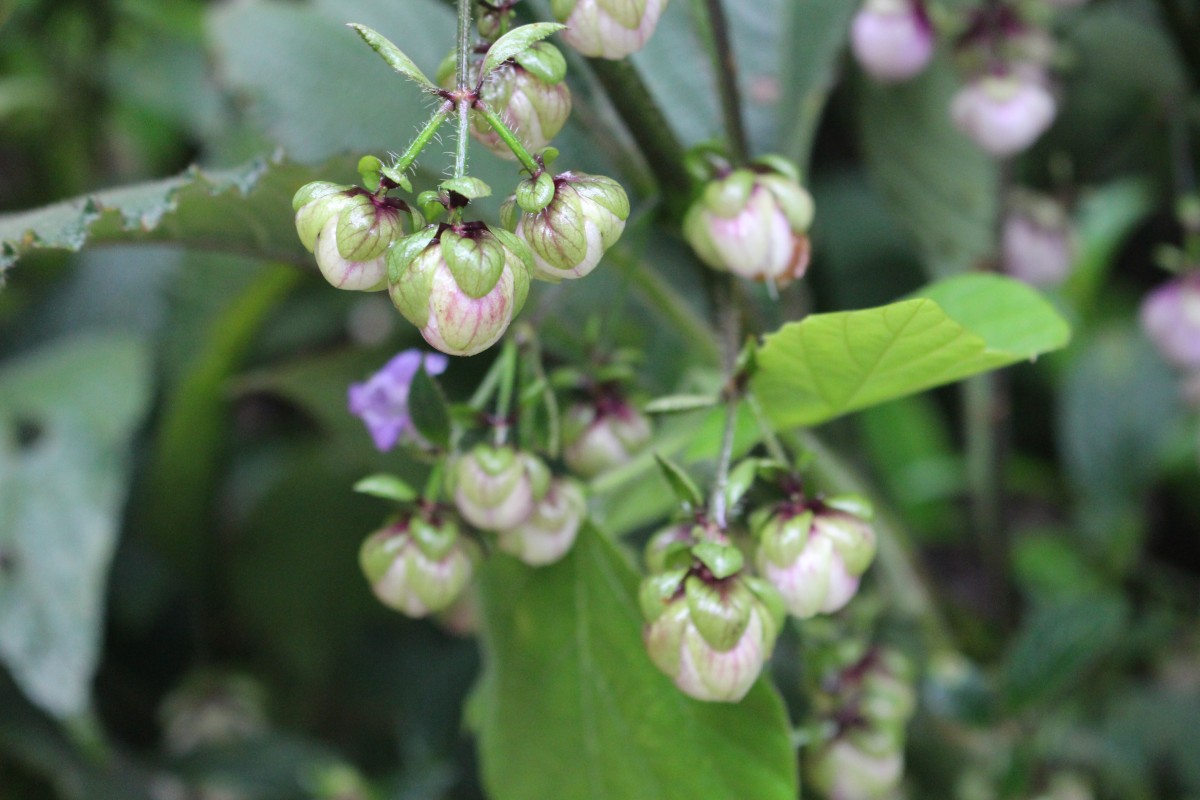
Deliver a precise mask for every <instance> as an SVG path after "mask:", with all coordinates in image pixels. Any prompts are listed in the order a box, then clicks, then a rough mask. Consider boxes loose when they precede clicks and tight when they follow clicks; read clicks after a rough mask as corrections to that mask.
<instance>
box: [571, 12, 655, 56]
mask: <svg viewBox="0 0 1200 800" xmlns="http://www.w3.org/2000/svg"><path fill="white" fill-rule="evenodd" d="M666 7H667V0H551V2H550V10H551V12H552V13H553V14H554V17H555V19H557V20H558V21H559V22H562V23H564V24H565V25H566V26H567V29H566V30H565V31H563V39H565V40H566V41H567V44H569V45H571V47H573V48H575V49H576V50H578V51H579V52H580V53H582V54H583V55H585V56H590V57H592V58H610V59H619V58H625V57H626V56H628V55H630V54H631V53H636V52H637V51H638V50H641V49H642V48H643V47H645V46H646V42H647V41H648V40H649V39H650V36H651V35H652V34H653V33H654V28H655V27H656V26H657V25H658V18H659V17H660V16H662V12H663V10H664V9H665V8H666Z"/></svg>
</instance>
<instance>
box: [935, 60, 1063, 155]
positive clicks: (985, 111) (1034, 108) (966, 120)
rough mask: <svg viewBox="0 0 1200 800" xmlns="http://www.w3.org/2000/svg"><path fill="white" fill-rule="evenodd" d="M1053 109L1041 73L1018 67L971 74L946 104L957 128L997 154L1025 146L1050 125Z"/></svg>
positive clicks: (1010, 151) (1053, 104) (1021, 148)
mask: <svg viewBox="0 0 1200 800" xmlns="http://www.w3.org/2000/svg"><path fill="white" fill-rule="evenodd" d="M1056 111H1057V109H1056V104H1055V101H1054V96H1053V95H1052V94H1051V93H1050V90H1049V89H1048V88H1046V85H1045V79H1044V76H1042V75H1040V74H1038V73H1037V72H1036V71H1029V70H1019V69H1010V70H1008V71H1006V72H1002V73H995V74H987V75H982V76H980V77H978V78H975V79H974V80H973V81H971V82H970V83H969V84H967V85H966V86H964V87H963V88H962V89H960V90H959V91H958V94H956V95H955V96H954V100H953V101H952V103H951V105H950V114H951V116H952V117H953V119H954V124H955V125H956V126H957V127H958V129H959V130H960V131H962V132H963V133H965V134H966V135H967V136H969V137H971V139H973V140H974V141H975V143H976V144H978V145H979V146H980V147H982V148H983V149H984V150H985V151H987V152H988V153H990V154H992V155H994V156H997V157H1005V156H1011V155H1016V154H1017V153H1020V152H1021V151H1023V150H1025V149H1027V148H1028V147H1029V146H1030V145H1032V144H1033V143H1034V142H1035V141H1036V140H1037V139H1038V137H1040V136H1041V135H1042V134H1043V133H1045V132H1046V129H1047V128H1049V127H1050V123H1052V122H1053V121H1054V116H1055V113H1056Z"/></svg>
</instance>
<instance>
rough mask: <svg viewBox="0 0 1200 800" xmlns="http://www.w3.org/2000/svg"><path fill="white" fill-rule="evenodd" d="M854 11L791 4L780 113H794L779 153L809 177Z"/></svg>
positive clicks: (841, 1)
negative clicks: (810, 160)
mask: <svg viewBox="0 0 1200 800" xmlns="http://www.w3.org/2000/svg"><path fill="white" fill-rule="evenodd" d="M855 10H857V6H856V5H855V4H854V3H847V2H846V1H845V0H804V2H799V3H790V4H788V16H789V18H790V19H789V20H788V25H787V31H788V32H787V34H785V35H786V37H787V43H788V46H787V47H785V48H783V53H782V56H783V58H782V61H783V63H782V65H781V78H782V79H781V80H780V87H779V88H780V89H781V90H782V95H781V97H780V99H779V108H781V109H786V110H788V111H790V115H786V116H784V118H783V119H782V120H781V127H782V130H781V131H780V137H779V140H780V145H779V149H780V151H781V152H783V153H784V154H785V155H786V156H787V157H788V158H790V159H791V160H792V161H795V162H796V163H797V164H799V165H800V167H801V168H802V169H804V170H805V171H806V172H807V166H808V157H809V153H810V151H811V150H812V144H813V138H814V136H815V134H816V130H817V124H818V123H819V122H820V119H821V112H822V111H824V109H825V101H826V99H827V98H828V97H829V92H830V91H831V90H832V89H833V86H834V83H835V81H836V76H837V65H838V57H839V56H840V55H841V53H842V49H843V48H844V47H845V46H846V40H847V31H848V29H849V27H850V19H851V18H852V17H853V16H854V12H855ZM739 16H747V17H753V16H756V15H753V14H743V15H739ZM766 24H770V21H767V22H766ZM785 114H787V112H785Z"/></svg>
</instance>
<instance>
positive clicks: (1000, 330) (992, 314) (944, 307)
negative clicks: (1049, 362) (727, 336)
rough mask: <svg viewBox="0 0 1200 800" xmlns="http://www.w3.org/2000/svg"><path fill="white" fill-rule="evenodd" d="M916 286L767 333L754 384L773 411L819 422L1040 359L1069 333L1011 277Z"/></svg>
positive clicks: (794, 420)
mask: <svg viewBox="0 0 1200 800" xmlns="http://www.w3.org/2000/svg"><path fill="white" fill-rule="evenodd" d="M919 294H920V295H922V296H921V297H918V298H917V299H911V300H904V301H901V302H898V303H892V304H890V305H886V306H882V307H879V308H871V309H865V310H863V311H846V312H838V313H833V314H813V315H811V316H809V317H807V318H805V319H804V320H802V321H800V322H794V323H790V324H788V325H785V326H784V327H783V328H781V329H780V330H779V331H777V332H776V333H774V334H771V335H768V336H767V337H766V340H765V341H764V343H763V346H762V348H761V349H760V350H759V352H758V372H757V373H756V374H755V376H754V378H753V379H752V384H751V385H752V387H753V390H754V393H755V395H757V396H758V398H759V399H760V400H761V401H762V403H763V406H764V408H765V410H766V412H767V416H768V417H769V418H770V419H771V421H772V422H773V423H774V424H775V425H777V426H779V427H782V428H788V427H795V426H799V425H816V424H817V423H820V422H825V421H826V420H830V419H833V418H834V417H838V416H841V415H842V414H846V413H848V412H851V411H856V410H858V409H861V408H866V407H868V406H872V405H875V404H877V403H882V402H884V401H887V400H892V399H895V398H897V397H903V396H905V395H909V394H915V393H917V392H921V391H924V390H926V389H930V388H933V387H935V386H940V385H942V384H946V383H953V382H954V381H958V380H961V379H963V378H965V377H968V376H970V375H974V374H977V373H980V372H987V371H989V370H993V369H997V368H999V367H1003V366H1007V365H1009V364H1015V363H1017V362H1020V361H1027V360H1031V359H1034V358H1036V357H1037V356H1039V355H1041V354H1042V353H1047V352H1050V351H1052V350H1057V349H1059V348H1061V347H1063V346H1065V345H1066V343H1067V341H1068V339H1069V338H1070V329H1069V328H1068V327H1067V324H1066V322H1064V321H1063V319H1062V318H1061V317H1060V316H1059V315H1058V313H1057V312H1056V311H1055V310H1054V308H1053V307H1052V306H1051V305H1050V304H1049V303H1048V302H1046V300H1045V299H1043V298H1042V297H1041V295H1039V294H1038V293H1037V291H1036V290H1034V289H1032V288H1030V287H1029V286H1026V285H1025V284H1022V283H1019V282H1018V281H1015V280H1012V279H1010V278H1004V277H1001V276H998V275H983V274H973V275H963V276H959V277H957V278H951V279H949V280H946V281H942V282H940V283H937V284H934V285H932V286H930V287H928V288H926V289H925V290H922V291H921V292H920V293H919ZM935 300H936V301H937V302H935Z"/></svg>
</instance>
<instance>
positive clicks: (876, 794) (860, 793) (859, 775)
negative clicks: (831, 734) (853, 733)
mask: <svg viewBox="0 0 1200 800" xmlns="http://www.w3.org/2000/svg"><path fill="white" fill-rule="evenodd" d="M808 773H809V781H810V782H811V784H812V785H813V786H814V787H815V788H816V789H817V791H819V792H821V793H822V794H823V795H825V796H826V797H828V798H829V800H879V799H881V798H884V797H887V796H888V794H889V793H890V792H891V791H892V790H893V789H895V788H896V786H897V785H899V783H900V778H901V776H902V775H903V774H904V754H903V752H901V751H899V750H895V751H892V752H888V753H883V754H876V753H870V752H865V751H864V750H863V749H862V748H861V747H860V746H859V744H858V743H857V742H856V741H855V739H853V738H851V737H844V738H838V739H835V740H834V741H833V742H831V743H830V744H829V745H827V746H826V747H824V748H822V749H820V750H818V751H816V752H815V754H814V755H812V756H811V757H810V759H809V762H808Z"/></svg>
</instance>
